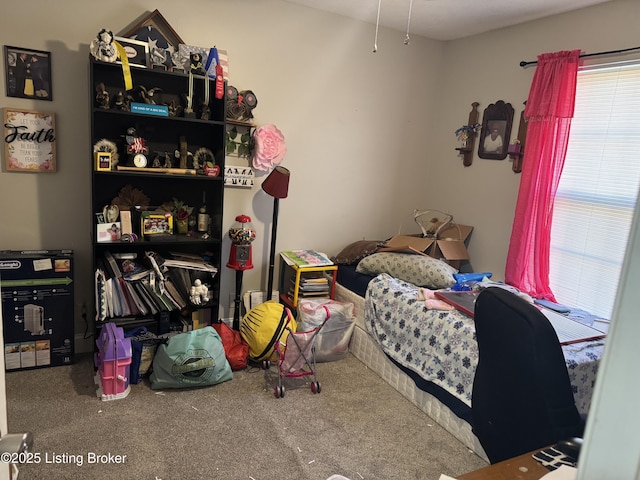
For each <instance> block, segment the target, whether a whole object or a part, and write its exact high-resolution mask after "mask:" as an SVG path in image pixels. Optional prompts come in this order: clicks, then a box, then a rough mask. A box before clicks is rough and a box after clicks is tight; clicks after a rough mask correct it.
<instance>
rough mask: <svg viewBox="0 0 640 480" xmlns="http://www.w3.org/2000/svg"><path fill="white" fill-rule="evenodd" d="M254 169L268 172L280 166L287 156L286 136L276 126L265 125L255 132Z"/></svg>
mask: <svg viewBox="0 0 640 480" xmlns="http://www.w3.org/2000/svg"><path fill="white" fill-rule="evenodd" d="M253 141H254V149H253V168H255V169H256V170H263V171H267V170H269V169H271V168H273V167H274V166H276V165H278V164H279V163H280V162H281V161H282V159H283V158H284V156H285V154H286V153H287V146H286V145H285V143H284V135H283V134H282V132H281V131H280V130H278V127H276V126H275V125H272V124H269V125H263V126H262V127H258V128H256V130H255V132H253Z"/></svg>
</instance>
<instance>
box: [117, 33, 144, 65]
mask: <svg viewBox="0 0 640 480" xmlns="http://www.w3.org/2000/svg"><path fill="white" fill-rule="evenodd" d="M113 39H114V40H115V41H116V42H118V43H119V44H120V45H122V48H124V51H125V53H126V54H127V59H129V65H131V66H133V67H142V68H147V67H148V66H149V44H148V43H147V42H141V41H140V40H133V39H131V38H126V37H113ZM116 63H122V62H121V61H120V60H118V61H117V62H116Z"/></svg>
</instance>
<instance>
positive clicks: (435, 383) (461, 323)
mask: <svg viewBox="0 0 640 480" xmlns="http://www.w3.org/2000/svg"><path fill="white" fill-rule="evenodd" d="M374 273H375V272H374ZM419 289H420V287H418V286H416V285H415V284H413V283H411V282H408V281H405V280H403V279H399V278H397V277H394V276H393V272H390V273H384V272H383V273H379V274H377V275H374V274H373V273H371V272H369V273H368V274H367V273H360V272H358V271H356V265H339V268H338V276H337V284H336V290H335V298H336V300H338V301H342V302H351V303H353V304H354V307H355V314H356V318H357V320H356V327H355V329H354V331H353V335H352V337H351V342H350V347H349V348H350V351H351V353H353V355H355V356H356V357H357V358H358V359H359V360H360V361H362V362H363V363H364V364H365V365H367V367H369V368H371V369H372V370H373V371H375V372H376V373H377V374H378V375H380V376H381V377H382V378H383V379H384V380H385V381H387V382H388V383H389V384H390V385H391V386H393V387H394V388H395V389H396V390H397V391H399V392H400V393H401V394H402V395H403V396H404V397H406V398H407V399H408V400H410V401H411V402H412V403H413V404H414V405H416V406H417V407H418V408H419V409H420V410H422V411H423V412H424V413H426V414H427V415H428V416H429V417H430V418H432V419H433V420H434V421H435V422H437V423H438V424H440V425H441V426H442V427H443V428H445V429H446V430H447V431H448V432H449V433H451V434H452V435H453V436H454V437H456V438H457V439H458V440H459V441H460V442H462V443H463V444H464V445H465V446H466V447H467V448H469V449H470V450H471V451H473V452H474V453H476V454H477V455H478V456H480V457H481V458H483V459H485V460H486V461H488V458H487V456H486V454H485V452H484V450H483V449H482V446H481V445H480V442H479V441H478V439H477V438H476V436H475V435H474V434H473V432H472V428H471V387H472V385H473V377H474V374H475V366H476V364H477V359H478V353H477V345H476V342H475V336H474V335H475V328H474V323H473V319H472V318H471V317H469V316H467V315H465V314H463V313H461V312H459V311H457V310H454V311H443V310H435V309H428V308H426V306H425V303H424V301H423V300H419V298H418V291H419ZM603 346H604V342H603V341H595V342H588V343H581V344H574V345H567V346H563V351H564V354H565V359H566V361H567V366H568V371H569V376H570V379H571V384H572V388H573V392H574V397H575V399H576V406H577V407H578V410H579V411H580V412H581V413H586V412H587V411H588V409H589V405H590V402H591V394H592V391H593V386H594V383H595V377H596V373H597V366H598V361H599V358H600V357H601V355H602V349H603Z"/></svg>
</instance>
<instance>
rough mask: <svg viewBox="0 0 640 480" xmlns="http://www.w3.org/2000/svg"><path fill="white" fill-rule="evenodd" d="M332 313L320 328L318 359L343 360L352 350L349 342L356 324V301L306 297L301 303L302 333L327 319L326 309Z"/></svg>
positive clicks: (316, 343) (300, 323) (324, 360)
mask: <svg viewBox="0 0 640 480" xmlns="http://www.w3.org/2000/svg"><path fill="white" fill-rule="evenodd" d="M323 306H326V307H327V308H328V309H329V312H330V314H331V316H330V317H329V320H328V321H327V323H325V324H324V326H323V327H322V328H321V329H320V332H319V333H318V336H317V337H316V342H315V348H316V350H315V358H316V361H317V362H332V361H334V360H340V359H342V358H344V357H346V356H347V354H348V353H349V341H350V340H351V334H352V333H353V329H354V328H355V326H356V316H355V310H354V305H353V303H349V302H337V301H335V300H330V299H317V300H302V301H300V303H299V304H298V319H297V320H298V329H297V331H298V332H305V331H309V330H313V329H314V328H316V327H317V326H319V325H321V324H322V322H324V319H325V317H326V311H325V309H324V308H323Z"/></svg>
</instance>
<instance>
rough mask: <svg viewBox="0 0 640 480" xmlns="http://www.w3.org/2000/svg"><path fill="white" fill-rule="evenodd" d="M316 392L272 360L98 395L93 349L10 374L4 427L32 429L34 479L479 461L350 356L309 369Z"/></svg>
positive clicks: (396, 471) (426, 469)
mask: <svg viewBox="0 0 640 480" xmlns="http://www.w3.org/2000/svg"><path fill="white" fill-rule="evenodd" d="M317 372H318V379H319V380H320V382H321V384H322V392H321V393H320V394H313V393H311V390H310V388H309V382H308V380H309V379H311V377H303V378H300V379H285V380H286V383H285V385H286V394H285V397H284V398H280V399H276V398H275V396H274V394H273V387H274V386H275V385H276V384H277V368H276V367H272V368H271V370H268V371H265V370H260V369H256V368H253V369H247V370H243V371H239V372H234V378H233V380H231V381H228V382H225V383H223V384H220V385H215V386H213V387H206V388H201V389H192V390H166V391H161V392H157V391H153V390H151V388H150V387H149V384H148V383H147V382H146V381H145V382H144V383H141V384H138V385H132V387H131V393H130V394H129V395H128V396H127V397H126V398H124V399H119V400H114V401H106V402H105V401H102V400H100V399H99V398H98V397H97V396H96V385H95V384H94V381H93V376H94V372H93V364H92V358H91V356H84V357H81V358H79V359H77V362H76V363H75V364H74V365H71V366H67V367H53V368H47V369H38V370H30V371H22V372H10V373H7V375H6V383H7V400H8V410H9V429H10V431H11V432H15V433H18V432H24V431H31V432H33V433H34V435H35V445H34V453H37V454H39V463H37V464H26V465H21V466H20V477H19V478H24V479H28V480H36V479H49V480H55V479H89V478H91V479H95V480H100V479H109V480H113V479H116V478H131V479H151V480H174V479H189V480H196V479H224V480H235V479H247V480H273V479H279V480H288V479H291V480H302V479H309V480H324V479H327V478H328V477H330V476H331V475H333V474H340V475H344V476H345V477H347V478H349V479H351V480H374V479H385V480H393V479H403V480H411V479H426V480H429V479H438V477H439V476H440V474H442V473H444V474H447V475H450V476H453V477H455V476H456V475H460V474H463V473H466V472H469V471H472V470H475V469H477V468H480V467H483V466H485V465H486V463H485V462H484V461H483V460H482V459H481V458H479V457H478V456H476V455H475V454H473V453H472V452H471V451H469V450H468V449H467V448H466V447H464V446H463V445H462V444H461V443H460V442H458V441H457V440H456V439H455V438H453V437H452V436H451V435H450V434H448V433H447V432H446V431H444V430H443V429H442V428H441V427H440V426H439V425H437V424H436V423H435V422H433V421H432V420H431V419H430V418H429V417H427V416H426V415H425V414H423V413H422V412H420V410H418V409H417V408H416V407H415V406H413V405H412V404H411V403H410V402H408V401H407V400H406V399H405V398H403V397H402V396H401V395H400V394H399V393H397V392H396V391H395V390H394V389H393V388H391V387H390V386H389V385H388V384H386V383H385V382H384V381H383V380H382V379H380V378H379V377H378V376H377V375H376V374H375V373H373V372H371V371H370V370H369V369H367V367H366V366H364V365H363V364H362V363H361V362H360V361H359V360H358V359H356V358H355V357H353V356H351V355H349V356H348V357H347V358H345V359H344V360H340V361H337V362H330V363H322V364H318V366H317Z"/></svg>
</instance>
